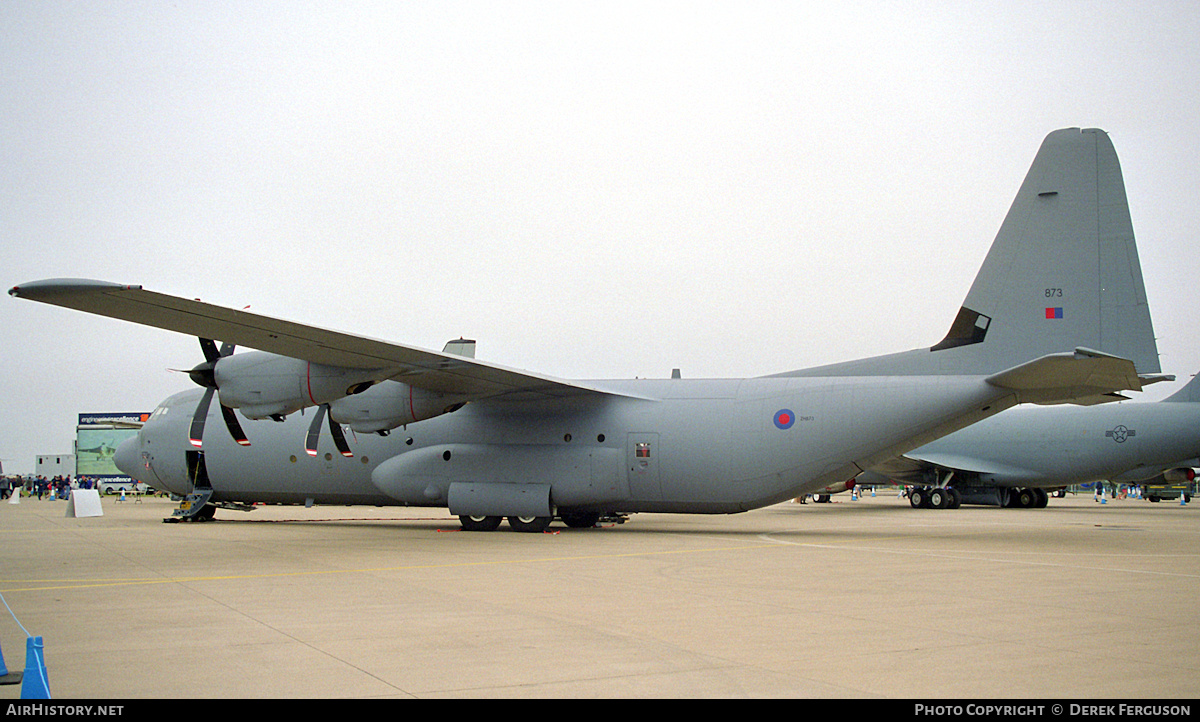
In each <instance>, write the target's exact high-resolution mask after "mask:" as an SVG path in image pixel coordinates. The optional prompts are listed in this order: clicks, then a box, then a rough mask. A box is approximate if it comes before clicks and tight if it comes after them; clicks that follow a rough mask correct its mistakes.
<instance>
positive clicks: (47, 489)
mask: <svg viewBox="0 0 1200 722" xmlns="http://www.w3.org/2000/svg"><path fill="white" fill-rule="evenodd" d="M97 484H98V482H97V481H96V480H95V479H93V478H91V477H88V476H78V477H75V478H74V479H72V478H71V477H70V475H67V476H55V477H53V478H46V477H45V476H42V475H41V474H39V475H37V476H29V477H24V478H22V477H20V476H0V499H8V498H9V497H11V496H12V495H13V494H14V493H17V492H19V491H20V490H24V492H25V494H26V495H27V496H30V497H34V496H36V497H37V498H38V499H39V500H41V499H44V498H45V499H65V498H67V497H68V496H70V494H71V490H72V489H98V488H99V487H98V486H97Z"/></svg>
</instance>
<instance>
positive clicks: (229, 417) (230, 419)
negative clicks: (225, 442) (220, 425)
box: [221, 404, 250, 446]
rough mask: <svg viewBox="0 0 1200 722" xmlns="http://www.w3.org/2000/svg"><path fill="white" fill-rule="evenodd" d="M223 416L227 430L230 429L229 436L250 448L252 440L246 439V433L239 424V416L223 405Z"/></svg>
mask: <svg viewBox="0 0 1200 722" xmlns="http://www.w3.org/2000/svg"><path fill="white" fill-rule="evenodd" d="M221 416H223V417H225V428H227V429H229V435H230V436H232V437H233V440H234V441H236V442H238V443H239V444H241V445H242V446H249V445H250V439H247V438H246V432H244V431H242V425H241V424H240V423H238V420H237V414H235V413H233V409H231V408H230V407H228V406H226V405H225V404H221Z"/></svg>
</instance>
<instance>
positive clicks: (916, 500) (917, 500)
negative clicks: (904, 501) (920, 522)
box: [908, 486, 929, 509]
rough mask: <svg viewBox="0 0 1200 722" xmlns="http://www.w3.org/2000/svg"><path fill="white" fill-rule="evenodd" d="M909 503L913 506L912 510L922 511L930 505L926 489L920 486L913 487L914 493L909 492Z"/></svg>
mask: <svg viewBox="0 0 1200 722" xmlns="http://www.w3.org/2000/svg"><path fill="white" fill-rule="evenodd" d="M908 503H909V504H912V508H914V509H920V508H922V507H924V506H927V505H928V503H929V502H928V500H927V497H926V494H925V488H924V487H920V486H915V487H913V489H912V491H910V492H908Z"/></svg>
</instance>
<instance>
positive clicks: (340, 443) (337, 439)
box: [325, 404, 354, 458]
mask: <svg viewBox="0 0 1200 722" xmlns="http://www.w3.org/2000/svg"><path fill="white" fill-rule="evenodd" d="M325 406H329V404H325ZM329 434H330V436H332V437H333V444H334V446H336V447H337V450H338V451H339V452H340V453H341V455H342V456H345V457H347V458H353V457H354V452H353V451H351V450H350V444H347V443H346V435H345V434H344V433H342V425H341V424H339V423H338V422H336V421H334V420H333V414H332V413H331V414H329Z"/></svg>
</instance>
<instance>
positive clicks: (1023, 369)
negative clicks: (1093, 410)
mask: <svg viewBox="0 0 1200 722" xmlns="http://www.w3.org/2000/svg"><path fill="white" fill-rule="evenodd" d="M986 381H987V382H988V383H989V384H991V385H992V386H996V387H999V388H1003V389H1011V390H1013V391H1016V392H1017V395H1018V396H1019V398H1020V400H1021V402H1022V403H1035V404H1061V403H1081V404H1084V405H1088V404H1092V403H1096V397H1101V396H1104V395H1106V394H1112V393H1114V392H1119V391H1141V390H1142V381H1141V379H1140V378H1139V377H1138V374H1137V369H1135V368H1134V365H1133V362H1132V361H1130V360H1129V359H1123V358H1119V357H1117V356H1110V355H1109V354H1105V353H1101V352H1099V351H1092V350H1090V349H1085V348H1077V349H1075V352H1074V353H1058V354H1050V355H1048V356H1042V357H1041V358H1037V359H1034V360H1033V361H1029V362H1027V363H1023V364H1021V365H1019V366H1014V367H1013V368H1010V369H1008V370H1006V371H1001V372H1000V373H998V374H993V375H991V376H989V377H988V378H987V379H986Z"/></svg>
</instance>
